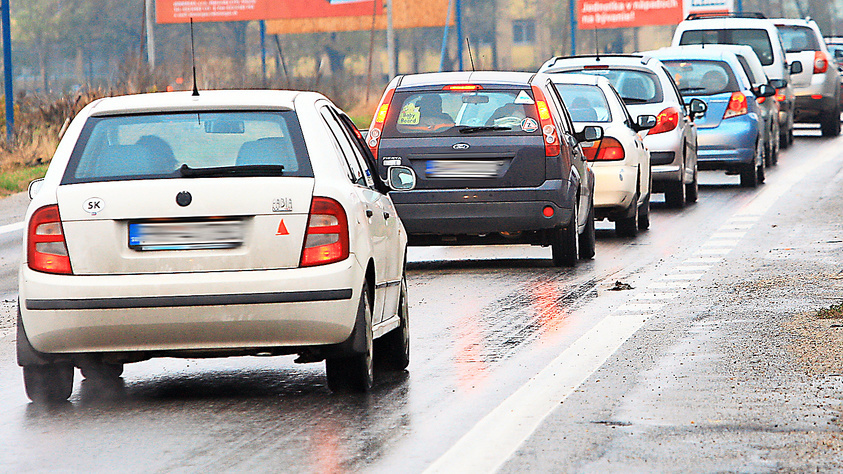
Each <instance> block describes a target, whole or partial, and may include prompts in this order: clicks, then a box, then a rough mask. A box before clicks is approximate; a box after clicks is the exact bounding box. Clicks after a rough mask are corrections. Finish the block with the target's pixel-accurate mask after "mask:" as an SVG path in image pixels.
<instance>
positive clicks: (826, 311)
mask: <svg viewBox="0 0 843 474" xmlns="http://www.w3.org/2000/svg"><path fill="white" fill-rule="evenodd" d="M817 318H819V319H841V318H843V303H839V304H835V305H831V306H829V307H828V308H823V309H821V310H819V311H817Z"/></svg>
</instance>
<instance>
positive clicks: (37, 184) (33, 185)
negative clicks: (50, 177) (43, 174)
mask: <svg viewBox="0 0 843 474" xmlns="http://www.w3.org/2000/svg"><path fill="white" fill-rule="evenodd" d="M43 185H44V178H38V179H33V180H32V181H31V182H30V183H29V188H28V192H29V199H33V198H34V197H35V195H36V194H38V191H40V190H41V186H43Z"/></svg>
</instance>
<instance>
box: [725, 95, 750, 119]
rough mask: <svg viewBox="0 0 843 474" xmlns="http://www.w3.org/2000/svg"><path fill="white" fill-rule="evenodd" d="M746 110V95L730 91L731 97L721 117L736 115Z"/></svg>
mask: <svg viewBox="0 0 843 474" xmlns="http://www.w3.org/2000/svg"><path fill="white" fill-rule="evenodd" d="M747 112H748V104H747V102H746V96H745V95H744V94H743V93H742V92H732V97H731V98H730V99H729V105H728V106H727V107H726V112H724V113H723V118H724V119H727V118H729V117H737V116H738V115H743V114H745V113H747Z"/></svg>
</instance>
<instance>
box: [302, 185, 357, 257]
mask: <svg viewBox="0 0 843 474" xmlns="http://www.w3.org/2000/svg"><path fill="white" fill-rule="evenodd" d="M348 253H349V250H348V219H347V217H346V215H345V210H344V209H343V208H342V205H340V203H338V202H337V201H335V200H333V199H330V198H324V197H314V198H313V202H312V203H311V204H310V217H308V220H307V232H306V233H305V236H304V247H303V248H302V255H301V266H302V267H311V266H314V265H325V264H327V263H333V262H339V261H341V260H345V259H346V258H348Z"/></svg>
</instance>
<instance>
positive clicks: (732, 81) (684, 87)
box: [662, 60, 740, 95]
mask: <svg viewBox="0 0 843 474" xmlns="http://www.w3.org/2000/svg"><path fill="white" fill-rule="evenodd" d="M662 63H664V65H665V67H667V70H668V71H670V74H671V75H673V80H674V81H675V82H676V85H677V86H678V87H679V91H680V92H682V94H683V95H714V94H721V93H724V92H737V91H738V90H739V89H740V88H739V87H738V81H737V79H736V78H735V74H734V73H733V72H732V68H731V67H729V65H728V64H727V63H725V62H723V61H709V60H698V61H697V60H694V61H689V60H681V61H668V60H663V61H662Z"/></svg>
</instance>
